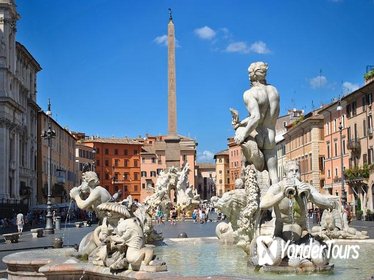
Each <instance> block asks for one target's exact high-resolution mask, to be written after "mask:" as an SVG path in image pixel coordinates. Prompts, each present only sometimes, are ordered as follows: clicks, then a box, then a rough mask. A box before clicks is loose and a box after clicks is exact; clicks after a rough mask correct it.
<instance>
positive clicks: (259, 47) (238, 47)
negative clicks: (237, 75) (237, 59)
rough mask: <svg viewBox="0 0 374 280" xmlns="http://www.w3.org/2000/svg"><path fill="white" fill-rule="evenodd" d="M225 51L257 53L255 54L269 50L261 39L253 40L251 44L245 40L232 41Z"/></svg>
mask: <svg viewBox="0 0 374 280" xmlns="http://www.w3.org/2000/svg"><path fill="white" fill-rule="evenodd" d="M226 51H227V52H231V53H233V52H237V53H244V54H246V53H257V54H266V53H269V52H270V50H269V49H268V47H267V46H266V44H265V43H264V42H262V41H257V42H254V43H253V44H252V45H250V46H249V45H248V44H247V43H246V42H242V41H240V42H234V43H230V44H229V45H228V46H227V48H226Z"/></svg>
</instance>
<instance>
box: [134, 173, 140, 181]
mask: <svg viewBox="0 0 374 280" xmlns="http://www.w3.org/2000/svg"><path fill="white" fill-rule="evenodd" d="M138 177H139V173H138V172H134V180H138Z"/></svg>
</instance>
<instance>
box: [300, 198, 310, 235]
mask: <svg viewBox="0 0 374 280" xmlns="http://www.w3.org/2000/svg"><path fill="white" fill-rule="evenodd" d="M302 199H303V203H304V211H305V220H306V229H307V230H308V233H310V223H309V216H308V200H307V197H306V195H304V194H303V195H302Z"/></svg>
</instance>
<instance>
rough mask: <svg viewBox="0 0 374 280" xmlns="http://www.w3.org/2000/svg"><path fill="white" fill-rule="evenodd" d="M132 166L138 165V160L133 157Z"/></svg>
mask: <svg viewBox="0 0 374 280" xmlns="http://www.w3.org/2000/svg"><path fill="white" fill-rule="evenodd" d="M134 167H138V160H137V159H134Z"/></svg>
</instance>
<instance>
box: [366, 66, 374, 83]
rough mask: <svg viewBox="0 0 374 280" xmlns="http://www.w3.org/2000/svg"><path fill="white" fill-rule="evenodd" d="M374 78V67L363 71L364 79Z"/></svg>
mask: <svg viewBox="0 0 374 280" xmlns="http://www.w3.org/2000/svg"><path fill="white" fill-rule="evenodd" d="M373 78H374V69H371V70H370V71H369V72H367V73H365V75H364V79H365V81H366V82H368V81H369V80H371V79H373Z"/></svg>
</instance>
